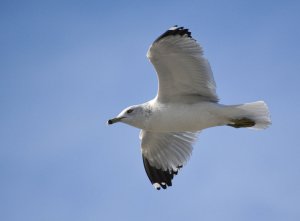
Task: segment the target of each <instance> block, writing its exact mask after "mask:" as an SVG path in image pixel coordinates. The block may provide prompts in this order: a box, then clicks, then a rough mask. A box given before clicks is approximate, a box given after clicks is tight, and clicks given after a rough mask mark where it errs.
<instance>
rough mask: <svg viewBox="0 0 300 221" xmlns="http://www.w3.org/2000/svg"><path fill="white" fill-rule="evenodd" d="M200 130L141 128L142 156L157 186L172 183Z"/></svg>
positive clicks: (149, 174)
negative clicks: (163, 130)
mask: <svg viewBox="0 0 300 221" xmlns="http://www.w3.org/2000/svg"><path fill="white" fill-rule="evenodd" d="M197 134H198V132H169V133H159V132H150V131H145V130H141V133H140V139H141V140H142V145H141V146H142V157H143V163H144V167H145V170H146V173H147V175H148V177H149V179H150V181H151V183H152V184H153V185H154V187H155V188H157V189H160V188H161V187H162V188H164V189H165V188H166V187H167V186H171V185H172V179H173V177H174V175H177V173H178V170H179V168H181V167H182V166H183V165H185V164H186V162H187V161H188V159H189V157H190V156H191V153H192V150H193V147H192V144H193V143H194V142H195V140H196V138H197Z"/></svg>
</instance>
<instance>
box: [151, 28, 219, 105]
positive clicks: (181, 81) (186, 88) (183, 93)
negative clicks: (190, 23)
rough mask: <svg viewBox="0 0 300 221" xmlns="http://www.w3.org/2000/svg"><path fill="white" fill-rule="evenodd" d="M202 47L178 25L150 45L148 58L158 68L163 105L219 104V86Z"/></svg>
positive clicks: (160, 97) (159, 91)
mask: <svg viewBox="0 0 300 221" xmlns="http://www.w3.org/2000/svg"><path fill="white" fill-rule="evenodd" d="M202 55H203V52H202V48H201V47H200V45H199V44H198V43H197V42H196V40H194V39H193V38H192V36H191V32H189V31H188V29H185V28H183V27H177V26H174V27H172V28H170V29H169V30H168V31H166V32H165V33H164V34H162V35H161V36H160V37H158V38H157V39H156V40H155V41H154V42H153V44H152V45H151V46H150V48H149V50H148V52H147V57H148V58H149V59H150V61H151V63H152V64H153V65H154V67H155V69H156V72H157V75H158V80H159V87H158V94H157V99H158V100H159V101H160V102H164V103H167V102H181V103H182V102H189V103H193V102H198V101H201V100H206V101H213V102H217V101H218V97H217V94H216V84H215V81H214V78H213V74H212V71H211V68H210V65H209V63H208V61H207V60H206V59H205V58H204V57H203V56H202Z"/></svg>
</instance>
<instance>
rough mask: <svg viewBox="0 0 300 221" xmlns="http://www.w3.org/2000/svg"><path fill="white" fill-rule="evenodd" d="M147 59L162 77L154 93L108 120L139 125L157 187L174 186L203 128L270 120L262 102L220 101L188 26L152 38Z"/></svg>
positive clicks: (264, 124) (256, 125) (263, 123)
mask: <svg viewBox="0 0 300 221" xmlns="http://www.w3.org/2000/svg"><path fill="white" fill-rule="evenodd" d="M147 57H148V58H149V59H150V61H151V63H152V64H153V65H154V67H155V69H156V72H157V76H158V82H159V86H158V92H157V95H156V97H155V98H154V99H153V100H150V101H148V102H146V103H143V104H139V105H133V106H130V107H128V108H125V109H124V110H123V111H122V112H121V113H120V114H119V115H118V116H117V117H116V118H113V119H110V120H108V124H113V123H116V122H123V123H125V124H129V125H131V126H134V127H137V128H140V129H141V132H140V139H141V150H142V157H143V163H144V167H145V170H146V173H147V175H148V177H149V179H150V181H151V183H152V184H153V186H154V187H155V188H156V189H158V190H159V189H160V188H163V189H166V188H167V186H171V185H172V179H173V177H174V175H177V173H178V170H179V169H180V168H181V167H182V166H183V165H185V164H186V162H187V161H188V159H189V157H190V155H191V153H192V149H193V147H192V145H193V143H194V142H195V140H196V138H197V135H198V133H199V132H200V131H201V130H203V129H205V128H209V127H214V126H223V125H227V126H231V127H234V128H256V129H264V128H266V127H268V126H269V125H270V124H271V120H270V117H269V111H268V107H267V105H266V104H265V102H263V101H257V102H252V103H245V104H239V105H223V104H219V103H218V101H219V99H218V96H217V94H216V84H215V81H214V78H213V74H212V71H211V68H210V65H209V62H208V61H207V60H206V59H205V58H204V57H203V51H202V48H201V46H200V45H199V44H198V43H197V42H196V40H194V39H193V38H192V36H191V32H190V31H189V30H188V29H185V28H183V27H178V26H173V27H171V28H170V29H169V30H167V31H166V32H165V33H163V34H162V35H161V36H159V37H158V38H157V39H156V40H155V41H154V42H153V44H152V45H151V46H150V48H149V50H148V52H147Z"/></svg>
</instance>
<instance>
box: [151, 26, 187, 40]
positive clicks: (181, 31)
mask: <svg viewBox="0 0 300 221" xmlns="http://www.w3.org/2000/svg"><path fill="white" fill-rule="evenodd" d="M191 34H192V33H191V32H190V31H189V29H187V28H184V27H178V25H174V26H172V27H171V28H169V30H167V31H166V32H165V33H163V34H162V35H160V36H159V37H158V38H157V39H156V40H155V41H154V42H157V41H159V40H161V39H163V38H165V37H167V36H171V35H180V36H184V35H186V36H187V37H189V38H192V35H191Z"/></svg>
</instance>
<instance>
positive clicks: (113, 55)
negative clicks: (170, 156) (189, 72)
mask: <svg viewBox="0 0 300 221" xmlns="http://www.w3.org/2000/svg"><path fill="white" fill-rule="evenodd" d="M299 10H300V3H299V2H298V1H144V2H142V1H118V2H116V1H26V2H25V1H1V2H0V28H1V35H0V103H1V108H0V175H1V182H0V208H1V209H0V210H1V212H0V219H1V220H5V221H15V220H30V221H40V220H43V221H46V220H51V221H52V220H56V221H60V220H61V221H62V220H64V221H65V220H72V221H77V220H78V221H79V220H80V221H81V220H88V221H94V220H146V221H147V220H149V221H150V220H151V221H152V220H163V219H164V220H173V221H177V220H207V221H213V220H228V221H229V220H230V221H235V220H239V221H240V220H246V221H248V220H249V221H250V220H251V221H252V220H256V221H259V220H264V221H267V220H272V221H276V220H288V221H293V220H299V219H300V208H299V205H300V161H299V159H300V142H299V139H298V137H297V136H299V121H300V117H299V113H300V101H299V100H300V99H299V92H300V91H299V87H298V86H299V80H300V78H299V70H300V62H299V57H300V44H299V39H300V29H299V21H300V14H299ZM174 24H178V25H181V26H185V27H188V28H189V29H190V30H191V31H192V34H193V37H194V38H196V39H197V40H198V42H200V43H201V44H202V46H203V47H204V50H205V55H206V57H207V58H208V59H209V61H210V63H211V66H212V69H213V72H214V76H215V80H216V82H217V92H218V94H219V96H220V98H221V103H224V104H236V103H243V102H250V101H256V100H264V101H266V102H267V104H268V105H269V108H270V111H271V115H272V120H273V125H272V126H271V127H270V128H269V129H267V130H264V131H251V130H247V129H240V130H236V129H233V128H228V127H219V128H211V129H207V130H205V131H204V132H203V133H201V135H200V137H199V140H198V142H197V144H196V145H195V148H194V152H193V156H192V158H191V160H190V161H189V163H188V164H187V165H186V166H185V167H184V168H183V169H182V170H181V172H180V174H179V175H178V176H176V177H175V179H174V180H173V187H171V188H168V190H167V191H156V190H155V189H154V188H152V186H151V184H150V182H149V180H148V178H147V176H146V174H145V171H144V168H143V165H142V159H141V154H140V149H139V145H140V141H139V139H138V134H139V130H138V129H135V128H132V127H129V126H126V125H123V124H119V125H115V126H111V127H108V126H107V125H106V121H107V119H109V118H111V117H113V116H115V115H116V114H118V113H119V112H120V111H121V110H122V109H123V108H124V107H126V106H129V105H132V104H138V103H142V102H144V101H147V100H149V99H151V98H153V97H154V96H155V93H156V90H157V80H156V76H155V73H154V69H153V67H152V66H151V64H150V63H149V62H148V60H147V59H146V56H145V54H146V51H147V49H148V47H149V45H150V44H151V43H152V41H153V40H154V39H155V38H156V37H157V36H158V35H160V34H161V33H162V32H164V31H165V30H166V29H167V28H169V27H170V26H172V25H174Z"/></svg>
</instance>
